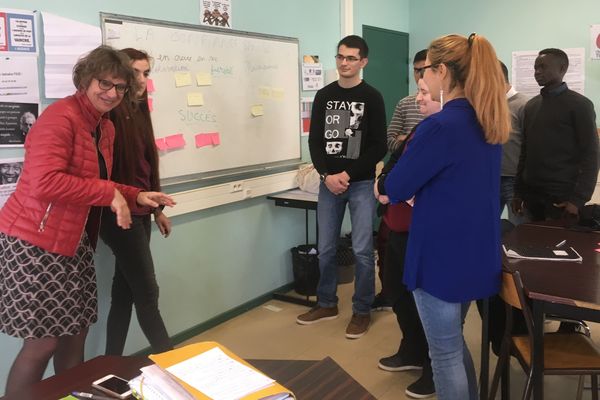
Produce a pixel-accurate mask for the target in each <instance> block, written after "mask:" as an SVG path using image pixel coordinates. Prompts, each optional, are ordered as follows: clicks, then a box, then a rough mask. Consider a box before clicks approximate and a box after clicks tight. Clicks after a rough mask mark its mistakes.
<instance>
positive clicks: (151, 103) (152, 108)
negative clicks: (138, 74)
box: [148, 97, 154, 112]
mask: <svg viewBox="0 0 600 400" xmlns="http://www.w3.org/2000/svg"><path fill="white" fill-rule="evenodd" d="M148 110H150V112H152V111H154V102H153V101H152V97H148Z"/></svg>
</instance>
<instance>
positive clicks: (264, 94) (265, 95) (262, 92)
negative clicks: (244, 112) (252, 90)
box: [258, 86, 271, 99]
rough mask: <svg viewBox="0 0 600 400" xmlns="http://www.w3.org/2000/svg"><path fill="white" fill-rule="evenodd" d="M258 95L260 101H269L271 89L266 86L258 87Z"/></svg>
mask: <svg viewBox="0 0 600 400" xmlns="http://www.w3.org/2000/svg"><path fill="white" fill-rule="evenodd" d="M258 95H259V96H260V98H261V99H270V98H271V88H270V87H267V86H260V87H259V88H258Z"/></svg>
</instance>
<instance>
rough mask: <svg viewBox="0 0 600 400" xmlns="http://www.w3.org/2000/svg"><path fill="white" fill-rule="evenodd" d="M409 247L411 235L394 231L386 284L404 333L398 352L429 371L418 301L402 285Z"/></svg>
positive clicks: (387, 255) (391, 239)
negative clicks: (421, 363) (416, 302)
mask: <svg viewBox="0 0 600 400" xmlns="http://www.w3.org/2000/svg"><path fill="white" fill-rule="evenodd" d="M407 244H408V232H394V231H390V233H389V236H388V242H387V248H386V258H385V271H384V280H385V282H386V290H387V295H388V299H389V300H391V301H392V304H393V307H392V308H393V310H394V313H395V314H396V318H397V319H398V325H400V330H401V331H402V342H401V343H400V348H399V350H398V352H399V353H400V355H401V356H402V358H403V359H404V360H406V361H409V362H412V361H414V362H421V361H423V363H424V364H425V365H426V367H429V366H428V365H427V364H429V363H430V360H429V355H428V352H429V346H428V345H427V339H426V337H425V332H423V325H421V319H420V318H419V312H418V311H417V306H416V304H415V299H414V297H413V294H412V292H411V291H409V290H408V289H407V288H406V285H404V283H403V282H402V277H403V275H404V258H405V256H406V247H407Z"/></svg>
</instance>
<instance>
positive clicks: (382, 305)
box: [371, 292, 392, 311]
mask: <svg viewBox="0 0 600 400" xmlns="http://www.w3.org/2000/svg"><path fill="white" fill-rule="evenodd" d="M371 311H392V303H390V301H389V300H388V299H386V298H385V296H384V295H383V293H382V292H379V293H378V294H377V295H375V300H373V304H371Z"/></svg>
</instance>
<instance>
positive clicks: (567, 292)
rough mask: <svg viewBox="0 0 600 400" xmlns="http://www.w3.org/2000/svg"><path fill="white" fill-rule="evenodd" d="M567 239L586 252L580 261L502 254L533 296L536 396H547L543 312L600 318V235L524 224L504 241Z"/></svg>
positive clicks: (532, 242) (546, 243)
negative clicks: (545, 387)
mask: <svg viewBox="0 0 600 400" xmlns="http://www.w3.org/2000/svg"><path fill="white" fill-rule="evenodd" d="M562 240H566V241H567V243H566V245H567V246H571V247H573V248H574V249H575V250H576V251H577V252H578V253H579V254H580V255H581V256H582V257H583V261H582V262H581V263H576V262H564V261H560V262H558V261H533V260H517V259H509V258H507V257H506V256H503V261H502V262H503V266H504V267H505V268H507V269H509V270H511V271H519V273H520V274H521V278H522V280H523V286H524V287H525V291H526V293H527V295H528V297H529V298H530V299H531V300H532V311H533V320H534V321H533V322H534V333H533V336H534V359H533V377H532V384H533V398H534V399H536V400H540V399H543V398H544V376H543V374H542V369H541V368H540V367H541V366H543V365H544V353H543V335H544V315H545V314H553V315H557V316H564V317H569V318H574V319H580V320H586V321H594V322H600V253H598V252H596V251H595V249H596V248H599V247H600V245H598V243H599V242H600V234H598V233H596V232H578V231H573V230H568V229H564V228H562V227H559V226H552V225H546V224H540V225H537V224H524V225H520V226H518V227H516V228H515V229H514V230H513V231H512V232H510V233H509V234H507V235H506V236H505V237H504V240H503V242H504V243H506V244H516V243H519V244H529V245H540V246H554V245H556V244H557V243H559V242H561V241H562Z"/></svg>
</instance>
